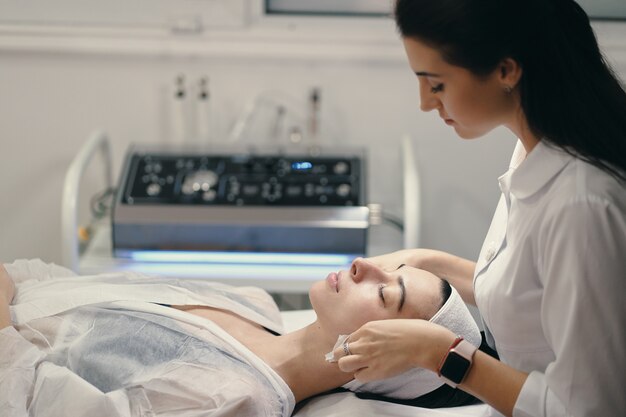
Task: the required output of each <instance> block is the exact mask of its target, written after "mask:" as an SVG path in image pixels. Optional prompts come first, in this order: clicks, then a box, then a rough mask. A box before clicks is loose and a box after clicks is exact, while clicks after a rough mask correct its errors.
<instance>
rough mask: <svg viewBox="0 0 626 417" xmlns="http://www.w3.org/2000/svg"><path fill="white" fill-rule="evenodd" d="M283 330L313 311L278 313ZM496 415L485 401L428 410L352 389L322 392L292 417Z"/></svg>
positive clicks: (312, 317) (298, 325) (303, 320)
mask: <svg viewBox="0 0 626 417" xmlns="http://www.w3.org/2000/svg"><path fill="white" fill-rule="evenodd" d="M281 316H282V318H283V325H284V329H285V332H290V331H293V330H297V329H300V328H302V327H304V326H306V325H307V324H309V323H312V322H313V321H314V320H315V312H314V311H313V310H295V311H283V312H281ZM354 416H380V417H496V416H501V414H500V413H498V412H496V411H495V410H494V409H493V408H491V407H489V406H488V405H486V404H476V405H470V406H464V407H454V408H438V409H428V408H420V407H411V406H407V405H401V404H393V403H387V402H383V401H376V400H362V399H359V398H357V397H356V395H354V394H353V393H351V392H340V393H335V394H329V395H322V396H320V397H316V398H313V399H312V400H310V401H308V402H307V403H306V404H305V405H304V407H302V408H301V409H299V410H298V411H297V412H296V413H294V414H293V417H354Z"/></svg>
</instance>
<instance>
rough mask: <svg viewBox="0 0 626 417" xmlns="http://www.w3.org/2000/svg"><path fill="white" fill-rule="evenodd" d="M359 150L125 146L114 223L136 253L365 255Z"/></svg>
mask: <svg viewBox="0 0 626 417" xmlns="http://www.w3.org/2000/svg"><path fill="white" fill-rule="evenodd" d="M364 176H365V153H364V151H363V150H362V149H323V148H322V149H316V150H315V152H308V151H307V152H305V151H304V149H299V150H298V149H296V150H288V149H285V148H277V147H265V148H262V149H261V148H256V149H250V148H247V149H245V148H239V149H237V148H232V147H231V148H228V149H227V148H222V149H219V150H218V149H201V148H189V147H186V148H181V147H172V146H171V147H163V146H160V147H155V146H149V147H146V146H144V147H131V148H130V149H129V151H128V153H127V156H126V160H125V163H124V166H123V171H122V175H121V177H120V181H119V186H118V192H117V195H116V199H115V205H114V209H113V218H112V242H113V251H114V256H116V257H131V256H132V253H133V252H136V251H163V250H168V251H229V252H231V251H235V252H272V253H319V254H347V255H353V256H359V255H364V254H365V252H366V246H367V231H368V227H369V209H368V208H367V207H366V204H365V201H366V199H365V178H364Z"/></svg>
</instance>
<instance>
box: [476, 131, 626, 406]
mask: <svg viewBox="0 0 626 417" xmlns="http://www.w3.org/2000/svg"><path fill="white" fill-rule="evenodd" d="M524 157H525V152H524V151H523V148H522V147H521V144H520V143H518V145H517V148H516V152H515V153H514V157H513V160H512V167H511V169H510V170H509V171H508V172H507V173H506V174H504V175H503V176H502V177H500V179H499V181H500V188H501V190H502V198H501V200H500V203H499V204H498V208H497V210H496V213H495V216H494V218H493V221H492V224H491V227H490V229H489V232H488V234H487V238H486V239H485V243H484V246H483V248H482V250H481V253H480V258H479V260H478V263H477V266H476V271H475V277H474V291H475V298H476V303H477V306H478V308H479V310H480V313H481V315H482V317H483V321H484V324H485V326H486V328H487V335H488V340H490V341H491V343H493V342H494V341H495V347H496V348H497V350H498V353H499V355H500V358H501V360H502V361H503V362H504V363H507V364H509V365H511V366H512V367H514V368H517V369H519V370H522V371H525V372H529V373H530V375H529V377H528V379H527V380H526V382H525V384H524V386H523V388H522V391H521V393H520V395H519V397H518V399H517V402H516V404H515V409H514V412H513V415H514V416H519V417H522V416H533V417H534V416H550V417H552V416H577V417H600V416H602V417H604V416H624V415H626V395H625V394H624V393H625V391H624V390H625V388H624V387H626V354H624V349H625V348H626V303H625V301H624V296H625V295H626V189H625V188H624V185H623V184H619V183H618V182H617V181H616V180H615V179H613V178H612V177H610V176H609V175H607V174H606V173H604V172H603V171H601V170H599V169H597V168H595V167H593V166H591V165H590V164H587V163H585V162H583V161H581V160H579V159H576V158H573V157H572V156H570V155H568V154H566V153H565V152H563V151H560V150H556V149H554V148H552V147H549V146H547V145H545V144H544V143H540V144H539V145H537V146H536V147H535V148H534V149H533V150H532V152H531V153H530V154H529V155H528V156H527V157H526V159H524Z"/></svg>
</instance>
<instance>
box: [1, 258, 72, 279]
mask: <svg viewBox="0 0 626 417" xmlns="http://www.w3.org/2000/svg"><path fill="white" fill-rule="evenodd" d="M3 266H4V268H5V269H6V270H7V272H8V274H9V275H10V276H11V278H12V279H13V281H14V282H15V283H16V284H20V283H22V282H24V281H28V280H31V279H33V280H37V281H45V280H48V279H52V278H61V277H72V276H76V274H75V273H74V272H72V271H71V270H69V269H67V268H65V267H62V266H59V265H56V264H53V263H45V262H43V261H42V260H41V259H18V260H16V261H15V262H12V263H7V264H4V265H3Z"/></svg>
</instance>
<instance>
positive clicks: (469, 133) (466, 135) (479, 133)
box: [454, 126, 493, 139]
mask: <svg viewBox="0 0 626 417" xmlns="http://www.w3.org/2000/svg"><path fill="white" fill-rule="evenodd" d="M492 130H493V129H467V128H465V127H461V126H455V127H454V131H455V132H456V134H457V135H458V136H459V137H460V138H462V139H476V138H481V137H483V136H485V135H486V134H487V133H489V132H491V131H492Z"/></svg>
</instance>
